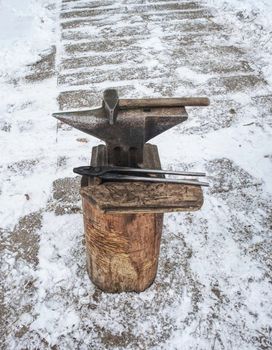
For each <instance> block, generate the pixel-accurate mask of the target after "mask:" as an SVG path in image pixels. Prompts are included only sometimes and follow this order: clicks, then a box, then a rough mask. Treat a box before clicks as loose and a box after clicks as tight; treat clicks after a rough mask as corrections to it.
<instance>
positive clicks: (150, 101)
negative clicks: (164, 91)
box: [119, 97, 210, 109]
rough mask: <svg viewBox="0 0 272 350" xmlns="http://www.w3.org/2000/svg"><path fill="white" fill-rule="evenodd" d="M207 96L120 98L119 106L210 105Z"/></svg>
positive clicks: (124, 107) (121, 107)
mask: <svg viewBox="0 0 272 350" xmlns="http://www.w3.org/2000/svg"><path fill="white" fill-rule="evenodd" d="M209 104H210V100H209V99H208V98H207V97H173V98H139V99H119V108H120V109H126V108H132V109H133V108H152V107H184V106H209Z"/></svg>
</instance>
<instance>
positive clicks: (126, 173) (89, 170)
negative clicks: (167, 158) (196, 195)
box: [73, 166, 209, 186]
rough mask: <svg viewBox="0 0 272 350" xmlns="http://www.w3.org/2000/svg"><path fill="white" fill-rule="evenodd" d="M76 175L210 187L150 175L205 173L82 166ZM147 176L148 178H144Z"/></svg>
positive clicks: (199, 182)
mask: <svg viewBox="0 0 272 350" xmlns="http://www.w3.org/2000/svg"><path fill="white" fill-rule="evenodd" d="M73 171H74V173H76V174H79V175H82V176H88V177H93V178H99V179H101V181H102V182H104V181H141V182H158V183H173V184H184V185H195V186H209V184H208V183H207V182H201V181H198V180H197V179H169V178H167V179H166V178H164V177H152V176H148V175H152V174H154V175H165V174H168V175H181V176H191V177H194V176H206V174H205V173H198V172H184V171H172V170H160V169H142V168H130V167H120V166H100V167H92V166H81V167H78V168H74V169H73ZM144 175H147V176H144Z"/></svg>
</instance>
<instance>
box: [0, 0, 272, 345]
mask: <svg viewBox="0 0 272 350" xmlns="http://www.w3.org/2000/svg"><path fill="white" fill-rule="evenodd" d="M72 3H73V2H65V3H63V4H62V5H63V7H64V10H61V1H53V0H28V1H26V0H20V1H19V0H9V1H7V0H5V1H1V2H0V44H1V52H0V101H1V102H0V147H1V161H0V176H1V182H0V233H1V240H0V251H1V268H0V278H1V284H2V287H3V291H4V295H3V297H2V296H0V304H1V305H0V306H1V312H0V321H1V326H0V328H1V332H2V333H3V336H2V337H1V342H2V343H1V346H3V348H5V349H23V348H28V349H47V348H52V347H55V348H59V349H73V348H78V349H90V348H91V349H105V348H109V349H111V348H112V349H171V350H172V349H173V350H174V349H185V350H187V349H188V350H189V349H211V348H214V349H238V348H240V349H260V348H267V349H268V348H271V326H270V325H271V314H272V310H271V305H272V300H271V254H272V252H271V198H272V197H271V194H272V181H271V173H272V162H271V159H272V156H271V155H272V142H271V141H272V140H271V139H272V132H271V125H272V124H271V104H270V102H269V101H271V100H269V96H271V84H272V68H271V63H270V62H271V54H272V41H271V40H270V39H271V24H270V23H271V15H272V3H271V2H270V1H268V0H259V1H253V0H245V1H239V0H231V1H228V2H226V1H221V0H216V1H215V0H205V1H201V2H200V5H201V7H203V6H205V5H206V6H207V8H208V9H209V10H210V11H211V12H212V13H213V14H214V18H213V19H212V20H213V21H214V23H215V22H216V24H218V25H219V26H222V28H221V27H220V28H219V29H218V31H216V30H215V32H212V30H211V33H206V32H205V31H204V33H206V34H207V37H206V39H205V40H206V41H205V42H204V45H205V47H206V48H207V50H206V51H202V50H201V47H200V46H199V45H200V44H199V42H198V41H197V42H196V44H192V46H189V48H188V50H189V49H190V50H192V55H191V57H190V60H192V62H193V64H191V65H190V61H188V60H187V58H186V57H185V58H184V57H183V51H181V52H179V51H178V52H177V54H176V56H175V57H174V56H173V55H174V53H175V50H176V48H177V47H179V46H178V45H179V41H180V40H185V39H184V38H186V37H187V36H189V37H190V39H192V37H194V35H195V34H196V33H197V32H195V31H194V30H191V31H189V32H188V33H187V32H186V31H184V32H182V39H181V37H180V36H179V34H180V32H175V31H174V32H173V33H172V32H171V31H170V29H169V32H168V29H167V28H166V26H167V25H168V24H169V23H170V24H169V25H171V26H173V27H174V26H175V25H180V24H182V25H189V24H190V23H191V22H192V21H190V20H183V19H182V20H179V19H178V18H174V19H172V20H171V21H170V22H165V21H166V20H165V18H164V17H163V18H164V20H161V21H156V22H153V20H154V18H156V10H154V9H153V10H152V17H151V18H150V19H149V20H148V21H147V22H146V20H145V19H144V17H143V16H142V14H141V12H139V13H138V12H137V13H138V15H135V16H131V18H125V17H124V16H125V15H123V14H118V13H116V14H115V15H112V14H111V15H110V16H108V15H107V14H106V15H105V14H102V15H101V16H98V17H97V19H98V23H96V22H95V21H94V23H92V24H90V26H89V27H84V28H83V29H81V31H80V29H78V28H72V29H69V33H79V34H82V33H84V35H85V34H86V35H88V34H90V35H91V40H94V41H95V40H97V41H99V40H101V35H102V34H101V33H102V32H103V30H105V31H106V32H107V33H109V32H108V30H109V28H108V25H109V26H111V23H114V22H115V20H116V19H118V23H116V25H115V26H112V28H110V30H112V31H118V30H119V31H120V33H121V32H122V30H123V29H124V31H125V29H126V28H127V26H130V27H131V28H133V30H134V29H135V31H137V30H138V29H139V28H140V27H142V28H143V30H144V31H146V33H148V34H146V35H138V36H137V35H136V34H135V42H134V41H133V40H134V39H133V37H132V39H131V40H132V41H133V43H132V46H133V50H136V51H135V52H136V53H135V59H133V60H127V61H126V63H125V64H124V63H122V62H120V63H119V62H117V63H115V64H111V63H110V64H104V65H102V67H103V69H100V70H99V72H100V73H99V74H101V75H102V74H107V71H110V70H111V69H112V70H113V71H114V72H117V71H118V69H119V68H120V66H121V67H122V68H123V69H127V70H128V71H129V69H131V67H132V68H133V69H135V71H136V70H137V68H140V69H141V70H142V71H144V68H147V73H143V76H141V77H140V78H139V79H138V78H135V79H129V77H127V80H125V79H115V80H114V84H115V85H116V86H118V87H119V88H121V87H122V88H124V89H125V90H124V91H125V93H124V94H125V95H126V96H127V97H133V96H134V97H136V96H137V97H139V96H140V95H142V96H150V97H151V96H161V95H163V96H169V95H171V94H172V95H176V96H182V95H187V96H188V95H198V94H205V92H206V91H207V93H208V94H210V97H211V102H212V104H211V107H209V108H203V109H200V108H188V112H189V120H188V121H187V122H186V123H184V124H183V125H181V126H179V127H177V128H175V129H173V130H171V131H169V132H168V133H166V134H162V135H160V136H159V137H158V138H156V139H155V140H152V142H153V141H154V143H156V144H158V146H159V151H160V156H161V160H162V164H163V167H164V168H172V169H186V170H187V169H190V170H196V171H202V170H206V172H207V174H208V179H209V182H210V184H211V186H210V189H208V190H205V203H204V206H203V208H202V209H201V211H199V212H195V213H175V214H167V215H165V220H164V232H163V240H162V245H161V256H160V263H159V269H158V276H157V278H156V281H155V283H154V284H153V285H152V286H151V287H150V288H149V289H148V290H146V291H145V292H143V293H141V294H134V293H131V294H126V293H122V294H120V295H115V294H106V293H103V292H101V291H99V290H98V289H97V288H96V287H95V286H94V285H93V284H92V283H91V282H90V280H89V278H88V276H87V273H86V267H85V251H84V244H82V240H83V222H82V214H81V212H79V211H78V207H79V206H80V202H79V196H78V195H77V194H76V195H74V194H73V191H72V190H73V188H75V191H76V192H77V186H78V184H76V182H68V185H67V186H66V187H65V191H67V192H69V195H67V196H68V199H67V198H66V197H65V194H60V193H59V192H57V191H56V188H55V187H54V186H56V185H54V182H55V181H56V180H59V179H60V180H61V179H64V178H73V176H74V175H73V174H72V170H71V169H72V168H73V167H74V166H76V165H83V164H87V163H88V160H89V154H90V149H91V147H92V146H94V145H96V144H98V143H99V140H96V139H94V138H91V137H86V136H85V135H84V134H82V133H80V132H79V131H77V130H74V129H70V128H69V127H65V126H60V125H57V124H56V121H55V120H54V119H53V118H52V117H51V114H52V112H55V111H57V110H58V109H59V106H58V103H57V97H58V95H59V93H60V92H64V91H73V90H77V89H82V90H84V89H89V88H90V89H91V91H92V92H93V91H95V93H96V95H97V96H99V98H100V96H101V93H100V91H99V90H100V89H104V88H107V87H109V85H110V86H111V85H112V84H113V81H112V80H111V79H110V77H107V78H106V79H105V80H104V81H102V82H98V83H92V82H91V83H90V84H89V85H87V86H86V85H84V86H77V85H76V86H69V84H68V85H67V86H64V85H63V86H60V85H59V86H58V82H57V76H56V74H55V75H54V76H48V78H46V79H43V80H34V81H32V82H29V81H27V80H26V76H27V74H29V71H30V67H29V66H28V65H31V64H33V63H35V62H36V61H37V60H39V59H40V58H41V57H44V55H45V54H47V53H48V52H50V48H52V46H57V54H56V57H55V60H56V65H57V66H58V65H59V64H60V61H61V59H63V57H65V55H67V53H66V52H65V50H64V48H63V44H62V45H61V44H60V41H61V33H60V32H59V31H60V23H59V18H58V17H59V13H60V12H61V11H62V13H65V12H69V11H70V6H72V5H71V4H72ZM76 3H77V5H81V6H83V5H84V6H87V5H88V2H86V1H83V0H80V1H77V2H76ZM176 3H177V1H171V2H162V3H161V4H162V5H169V6H171V5H175V4H176ZM119 5H120V4H119V2H118V1H115V2H114V3H113V5H109V6H102V5H101V6H100V10H102V9H104V10H106V9H115V10H116V11H117V12H118V9H119V8H120V6H119ZM134 7H137V8H139V9H140V8H141V3H139V4H134V5H133V4H132V3H131V2H127V3H126V2H125V3H124V4H122V8H123V9H124V8H126V9H128V10H129V9H130V10H131V9H133V8H134ZM186 11H187V10H186ZM169 12H170V13H171V14H172V15H173V12H175V11H169ZM188 12H190V11H188ZM164 15H165V17H167V13H164ZM159 16H161V13H160V15H159ZM83 20H84V18H83ZM129 20H130V22H129ZM103 21H104V22H103ZM207 21H208V22H209V21H210V19H209V20H207V19H206V18H199V19H196V20H195V21H194V24H201V25H202V24H205V23H207ZM64 22H69V20H68V19H65V20H64ZM103 23H104V26H103ZM104 27H105V28H106V29H105V28H104ZM131 28H130V29H131ZM178 30H179V31H180V29H178ZM172 34H173V35H172ZM202 34H203V32H202ZM120 35H121V34H120ZM124 35H125V33H124ZM190 35H191V36H192V37H191V36H190ZM168 37H169V38H170V39H169V40H168V39H167V40H166V39H165V38H168ZM200 37H201V38H202V35H201V36H200ZM125 38H126V37H125ZM84 41H85V39H81V40H79V42H84ZM69 43H70V42H69V40H66V41H65V44H66V45H68V44H69ZM182 43H183V41H182ZM184 43H185V44H186V40H185V41H184ZM201 43H203V42H202V39H201ZM235 45H236V46H237V47H239V48H241V49H242V50H244V51H245V54H244V56H243V60H247V61H248V62H249V65H250V68H251V69H252V70H251V71H250V73H249V72H248V71H246V72H241V74H240V76H239V78H240V79H241V80H242V77H243V76H247V75H249V74H251V75H255V76H257V77H259V78H260V83H259V85H258V84H255V85H254V84H253V86H250V85H249V86H247V87H246V88H245V89H236V88H233V89H232V88H230V89H229V90H227V89H225V85H224V84H221V85H220V84H219V83H218V81H220V79H224V78H229V77H231V78H235V76H236V75H235V74H236V73H235V72H233V71H232V72H226V73H224V72H223V73H221V72H218V71H217V70H215V71H213V66H212V68H211V69H210V71H209V72H207V71H205V70H202V69H201V68H202V67H201V65H200V63H201V59H202V58H203V57H204V56H208V57H207V58H208V63H210V64H213V63H216V64H218V61H219V63H220V61H221V59H222V60H223V59H224V60H223V64H222V67H223V66H224V67H223V68H225V65H227V63H228V60H227V58H226V57H224V56H223V55H224V53H223V54H220V50H219V48H220V49H222V48H223V49H224V48H225V47H227V48H228V47H230V48H231V47H232V46H235ZM209 48H210V51H209ZM182 49H184V48H183V47H182ZM223 49H222V50H223ZM137 50H139V51H137ZM218 52H219V54H218ZM223 52H224V51H223ZM124 54H128V51H126V52H125V51H124ZM97 55H98V53H97V52H96V51H92V52H82V53H78V52H77V53H75V54H73V56H72V58H77V57H79V56H80V57H87V56H90V57H97ZM103 55H104V56H108V55H109V52H101V56H103ZM113 55H114V53H113ZM231 55H232V56H230V57H232V61H231V64H234V63H237V62H236V58H237V57H236V52H235V50H233V53H232V54H231ZM226 56H227V55H226ZM173 57H174V58H173ZM222 57H223V58H222ZM239 57H240V56H239ZM66 58H67V57H66ZM70 58H71V57H70ZM228 59H229V58H228ZM239 59H240V58H239ZM180 62H181V63H180ZM222 67H220V68H222ZM98 68H100V67H88V68H87V69H86V71H87V72H89V73H90V75H91V74H92V72H94V71H95V70H97V69H98ZM82 70H84V71H85V69H83V68H81V69H80V70H76V69H70V70H69V69H67V70H66V71H65V72H64V73H66V74H67V73H69V71H70V73H71V72H72V73H75V72H76V71H77V72H79V71H82ZM58 74H59V75H60V74H61V73H60V72H59V73H58ZM112 74H114V73H112ZM116 74H117V73H116ZM144 74H147V77H146V76H145V75H144ZM148 74H151V75H152V74H153V75H154V77H155V78H154V77H151V78H149V77H148ZM113 77H114V78H115V76H114V75H113ZM173 77H174V78H173ZM73 79H74V78H71V82H72V83H73V82H74V81H75V80H73ZM265 81H266V82H267V83H264V82H265ZM220 89H221V90H220ZM224 89H225V90H224ZM264 97H265V98H267V99H268V102H263V100H262V99H263V98H264ZM254 99H255V100H254ZM260 100H261V102H260ZM254 101H257V102H254ZM83 107H85V108H86V106H83ZM83 109H84V108H83ZM233 110H235V113H233ZM230 111H231V112H230ZM228 118H229V119H228ZM83 137H84V138H85V137H86V140H84V142H82V141H80V138H83ZM173 150H174V151H173ZM62 185H63V186H64V182H62ZM72 187H73V188H72ZM56 192H57V193H56ZM69 196H70V197H69ZM63 197H65V199H63ZM71 206H72V209H71ZM59 207H60V208H63V212H61V213H59V212H57V209H58V210H59ZM2 299H3V300H2Z"/></svg>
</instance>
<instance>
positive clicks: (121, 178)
mask: <svg viewBox="0 0 272 350" xmlns="http://www.w3.org/2000/svg"><path fill="white" fill-rule="evenodd" d="M100 178H101V179H102V180H107V181H137V182H139V181H140V182H155V183H171V184H184V185H194V186H209V184H208V183H207V182H202V181H198V180H188V179H165V178H159V177H144V176H131V175H121V174H116V173H105V174H104V175H101V176H100Z"/></svg>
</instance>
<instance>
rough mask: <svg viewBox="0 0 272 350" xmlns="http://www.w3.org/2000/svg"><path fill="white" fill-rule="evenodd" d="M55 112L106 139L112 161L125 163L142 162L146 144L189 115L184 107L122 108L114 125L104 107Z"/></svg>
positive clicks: (58, 117)
mask: <svg viewBox="0 0 272 350" xmlns="http://www.w3.org/2000/svg"><path fill="white" fill-rule="evenodd" d="M53 116H54V117H55V118H57V119H59V120H60V121H62V122H64V123H66V124H69V125H71V126H73V127H74V128H76V129H79V130H81V131H83V132H85V133H87V134H89V135H92V136H95V137H97V138H99V139H101V140H103V141H105V143H106V145H107V150H108V162H109V164H111V165H122V166H138V165H140V164H141V163H142V161H143V146H144V144H145V143H146V142H147V141H148V140H150V139H152V138H153V137H155V136H157V135H159V134H161V133H163V132H164V131H166V130H168V129H170V128H172V127H173V126H175V125H177V124H180V123H182V122H183V121H185V120H186V119H187V118H188V115H187V113H186V110H185V108H184V107H155V108H134V109H120V110H118V117H117V119H116V121H115V122H114V124H112V125H111V124H110V123H109V118H108V115H107V113H106V111H105V109H104V108H103V107H102V108H96V109H91V110H86V111H75V112H61V113H55V114H53Z"/></svg>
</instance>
